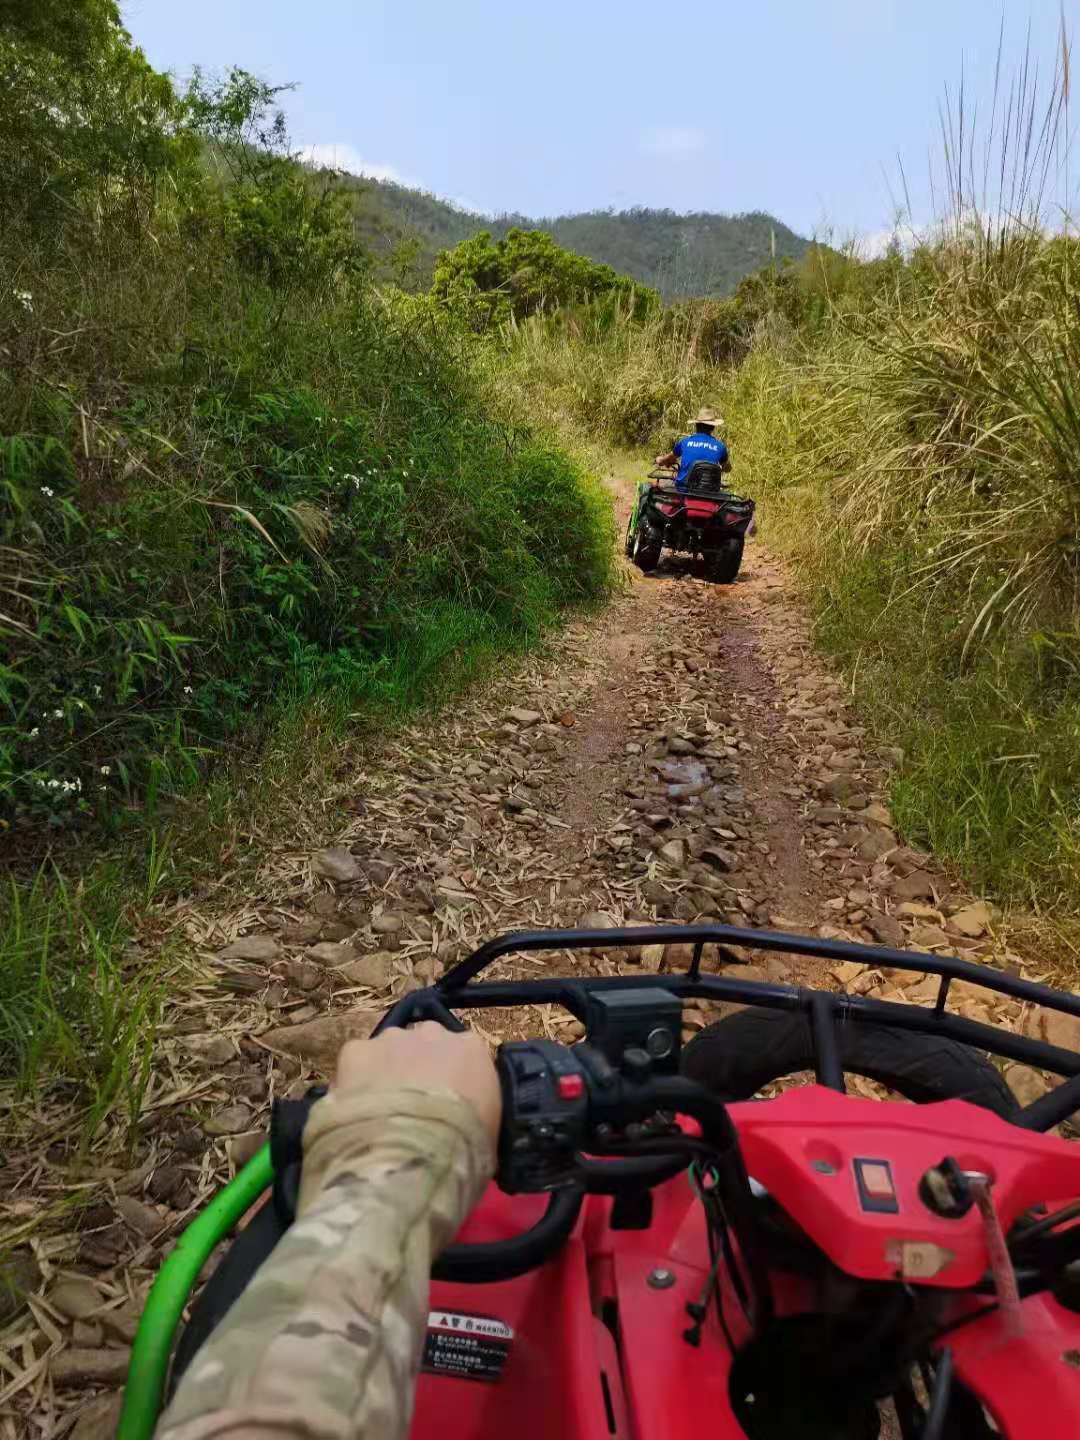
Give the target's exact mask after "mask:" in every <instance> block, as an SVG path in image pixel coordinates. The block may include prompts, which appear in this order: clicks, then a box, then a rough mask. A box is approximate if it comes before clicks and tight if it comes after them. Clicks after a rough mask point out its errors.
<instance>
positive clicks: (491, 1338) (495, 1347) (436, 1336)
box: [421, 1310, 514, 1380]
mask: <svg viewBox="0 0 1080 1440" xmlns="http://www.w3.org/2000/svg"><path fill="white" fill-rule="evenodd" d="M513 1340H514V1332H513V1330H511V1328H510V1326H509V1325H506V1324H504V1323H503V1321H502V1320H496V1319H494V1318H493V1317H492V1316H490V1315H463V1314H461V1313H460V1311H457V1310H431V1311H429V1313H428V1328H427V1337H426V1339H425V1340H424V1358H423V1361H422V1362H421V1368H422V1369H424V1370H426V1371H427V1373H428V1374H429V1375H456V1376H457V1377H458V1378H459V1379H462V1380H498V1378H499V1377H500V1375H501V1374H502V1372H503V1366H504V1365H505V1364H506V1357H507V1356H508V1355H509V1354H510V1346H511V1345H512V1344H513Z"/></svg>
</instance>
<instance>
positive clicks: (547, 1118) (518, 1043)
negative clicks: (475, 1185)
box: [495, 1040, 589, 1195]
mask: <svg viewBox="0 0 1080 1440" xmlns="http://www.w3.org/2000/svg"><path fill="white" fill-rule="evenodd" d="M495 1065H496V1069H497V1070H498V1074H499V1083H500V1085H501V1086H502V1100H503V1121H502V1130H501V1133H500V1136H499V1184H500V1186H501V1187H502V1189H503V1190H506V1191H507V1192H508V1193H509V1194H511V1195H514V1194H521V1193H527V1194H536V1193H538V1192H541V1191H545V1190H557V1189H559V1188H560V1187H561V1186H563V1185H569V1184H571V1183H572V1182H573V1180H574V1169H575V1161H576V1156H577V1152H578V1151H579V1150H580V1149H581V1147H582V1145H583V1143H584V1140H585V1135H586V1131H587V1128H588V1120H589V1076H588V1074H587V1072H586V1071H585V1069H584V1068H583V1066H582V1065H581V1063H580V1061H579V1060H578V1058H577V1057H576V1056H575V1054H574V1051H573V1050H572V1049H568V1048H567V1047H566V1046H564V1045H557V1044H555V1042H554V1041H552V1040H515V1041H510V1042H508V1043H507V1044H505V1045H502V1046H500V1047H499V1053H498V1055H497V1057H496V1061H495Z"/></svg>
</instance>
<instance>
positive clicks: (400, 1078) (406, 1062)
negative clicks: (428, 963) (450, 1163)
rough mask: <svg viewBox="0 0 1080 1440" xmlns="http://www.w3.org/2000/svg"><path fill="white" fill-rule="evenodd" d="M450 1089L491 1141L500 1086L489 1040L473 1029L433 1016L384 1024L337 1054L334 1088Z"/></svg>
mask: <svg viewBox="0 0 1080 1440" xmlns="http://www.w3.org/2000/svg"><path fill="white" fill-rule="evenodd" d="M403 1086H406V1087H408V1088H410V1089H413V1090H439V1089H442V1090H453V1091H454V1092H455V1094H458V1095H460V1096H461V1097H462V1099H463V1100H467V1101H468V1102H469V1103H470V1105H472V1107H473V1109H474V1110H475V1111H476V1113H477V1115H478V1116H479V1117H480V1120H481V1123H482V1124H483V1126H484V1129H485V1130H486V1131H487V1132H488V1133H489V1134H490V1136H491V1139H492V1143H497V1142H498V1138H499V1123H500V1121H501V1119H502V1092H501V1090H500V1089H499V1081H498V1077H497V1076H496V1074H495V1066H494V1065H493V1064H492V1061H491V1056H490V1055H489V1054H488V1049H487V1046H486V1045H485V1044H484V1042H483V1041H482V1040H481V1039H480V1037H479V1035H476V1034H474V1033H473V1032H472V1031H471V1030H466V1031H464V1032H463V1033H460V1034H454V1033H453V1032H451V1031H450V1030H447V1029H445V1028H444V1027H443V1026H442V1025H439V1024H437V1023H436V1022H435V1021H434V1020H424V1021H422V1022H421V1023H420V1024H419V1025H413V1026H412V1027H411V1028H410V1029H408V1030H400V1029H395V1030H384V1031H383V1033H382V1034H381V1035H378V1036H376V1037H375V1039H374V1040H350V1041H348V1043H347V1044H345V1045H343V1046H342V1048H341V1052H340V1054H339V1055H338V1063H337V1076H336V1080H335V1084H334V1088H335V1089H336V1090H337V1091H338V1092H339V1093H344V1092H347V1091H349V1090H357V1089H359V1090H365V1091H371V1090H380V1089H381V1090H398V1089H401V1088H402V1087H403Z"/></svg>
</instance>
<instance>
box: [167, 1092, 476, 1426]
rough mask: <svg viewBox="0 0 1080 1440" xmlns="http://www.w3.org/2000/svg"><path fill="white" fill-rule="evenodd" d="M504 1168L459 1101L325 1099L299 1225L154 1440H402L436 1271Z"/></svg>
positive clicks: (413, 1095) (186, 1383)
mask: <svg viewBox="0 0 1080 1440" xmlns="http://www.w3.org/2000/svg"><path fill="white" fill-rule="evenodd" d="M494 1166H495V1157H494V1153H493V1148H492V1144H491V1141H490V1138H489V1137H488V1135H487V1134H486V1132H485V1131H484V1130H483V1127H482V1126H481V1124H480V1121H479V1119H478V1117H477V1115H476V1113H475V1111H474V1110H473V1109H472V1107H471V1106H470V1105H468V1104H467V1103H466V1102H465V1101H464V1100H462V1099H460V1098H459V1097H458V1096H456V1095H453V1094H451V1093H450V1092H449V1091H434V1092H423V1091H419V1090H405V1089H402V1090H393V1091H391V1090H383V1091H378V1092H368V1093H362V1094H361V1093H348V1094H345V1095H337V1094H330V1095H328V1096H327V1097H326V1098H325V1099H323V1100H320V1101H319V1102H318V1104H317V1105H315V1106H314V1108H313V1109H312V1112H311V1116H310V1118H309V1120H308V1123H307V1127H306V1129H305V1132H304V1169H303V1179H302V1182H301V1190H300V1203H299V1206H298V1213H297V1219H296V1221H295V1223H294V1224H293V1226H292V1227H291V1229H290V1230H289V1231H288V1232H287V1234H286V1235H285V1236H284V1237H283V1238H282V1240H281V1241H280V1242H279V1243H278V1245H277V1247H276V1249H275V1250H274V1253H273V1255H272V1256H271V1257H270V1259H269V1260H268V1261H266V1262H265V1263H264V1265H263V1266H262V1268H261V1269H260V1270H259V1271H258V1272H257V1273H256V1275H255V1276H254V1278H253V1279H252V1281H251V1282H250V1284H249V1285H248V1287H247V1289H246V1290H245V1291H244V1293H243V1294H242V1295H241V1296H240V1298H239V1299H238V1300H237V1301H236V1303H235V1304H234V1305H233V1307H232V1309H231V1310H230V1311H229V1313H228V1315H227V1316H226V1318H225V1319H224V1320H223V1321H222V1322H221V1324H220V1326H219V1327H218V1329H217V1330H216V1331H215V1332H214V1334H213V1335H212V1336H211V1337H210V1339H209V1340H208V1341H207V1342H206V1344H205V1345H204V1346H203V1348H202V1349H201V1350H200V1351H199V1353H198V1354H197V1355H196V1357H195V1359H194V1360H193V1361H192V1363H191V1366H190V1367H189V1369H188V1371H187V1373H186V1374H185V1375H184V1378H183V1380H182V1381H181V1383H180V1385H179V1387H178V1389H177V1393H176V1397H175V1398H174V1400H173V1402H172V1404H171V1405H170V1406H169V1408H168V1410H167V1411H166V1413H165V1415H164V1416H163V1417H162V1420H161V1422H160V1425H159V1427H158V1431H157V1435H158V1440H255V1437H259V1440H270V1437H280V1440H294V1437H295V1440H352V1437H359V1436H363V1437H364V1440H404V1437H405V1435H406V1433H407V1431H408V1427H409V1421H410V1418H411V1415H412V1402H413V1388H414V1384H415V1379H416V1372H417V1368H418V1365H419V1355H420V1346H421V1343H422V1340H423V1336H424V1331H425V1327H426V1322H427V1307H428V1288H429V1274H430V1270H431V1262H432V1259H433V1257H434V1256H435V1255H436V1254H437V1253H438V1252H439V1250H441V1249H442V1247H443V1246H444V1245H446V1244H447V1243H448V1242H449V1241H450V1240H451V1239H452V1238H453V1236H454V1233H455V1231H456V1230H457V1228H458V1226H459V1225H460V1224H461V1222H462V1220H463V1219H464V1218H465V1216H466V1215H467V1214H468V1212H469V1211H470V1209H471V1208H472V1207H473V1205H474V1204H475V1203H476V1201H477V1200H478V1199H479V1197H480V1193H481V1191H482V1190H483V1187H484V1185H485V1184H486V1182H487V1181H488V1180H489V1179H490V1178H491V1175H492V1173H493V1171H494Z"/></svg>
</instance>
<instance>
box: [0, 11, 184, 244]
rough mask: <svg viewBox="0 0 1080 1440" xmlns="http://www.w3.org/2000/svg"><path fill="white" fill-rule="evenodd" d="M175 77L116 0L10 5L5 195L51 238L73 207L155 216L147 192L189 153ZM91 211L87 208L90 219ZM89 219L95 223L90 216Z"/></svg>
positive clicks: (0, 67)
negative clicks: (127, 22)
mask: <svg viewBox="0 0 1080 1440" xmlns="http://www.w3.org/2000/svg"><path fill="white" fill-rule="evenodd" d="M176 115H177V102H176V97H175V95H174V93H173V89H172V86H171V85H170V83H169V81H168V79H167V78H166V77H165V76H163V75H159V74H157V73H156V72H155V71H154V70H152V69H151V67H150V66H149V65H148V64H147V63H146V60H145V58H144V57H143V54H142V52H141V51H140V50H138V49H136V48H134V47H133V46H132V44H131V41H130V37H129V36H128V34H127V32H126V31H125V30H124V28H123V26H122V24H121V22H120V14H119V10H118V7H117V5H116V3H115V0H9V3H8V4H6V5H5V6H4V8H3V14H2V16H0V135H3V137H4V141H3V144H2V145H0V192H2V193H3V195H4V204H5V209H6V211H7V223H8V224H10V223H12V222H13V221H15V220H16V219H21V220H25V221H26V222H27V223H28V224H29V225H30V226H31V227H32V228H33V231H34V233H35V235H36V236H37V237H38V238H39V239H42V240H45V241H47V240H48V239H49V238H50V236H51V235H52V234H54V233H55V227H56V226H57V225H58V224H60V223H66V224H70V222H71V219H72V213H73V211H79V210H83V207H86V206H87V205H90V204H92V205H93V208H94V212H95V217H94V218H100V217H101V215H102V213H103V212H116V213H126V214H128V215H129V216H137V217H138V218H139V219H141V220H145V219H146V205H145V187H146V184H147V182H148V181H153V180H154V179H156V178H157V177H159V176H161V175H163V174H165V173H168V172H169V171H171V170H173V169H174V168H175V167H176V166H177V165H178V164H180V163H181V162H182V161H183V160H184V159H185V157H186V156H187V155H188V154H189V153H190V152H189V147H187V145H186V144H185V137H184V136H182V135H180V134H178V133H176V131H175V130H174V128H173V126H172V124H171V122H172V121H173V120H174V119H175V118H176ZM83 213H84V214H85V211H83ZM87 218H90V217H87Z"/></svg>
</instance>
